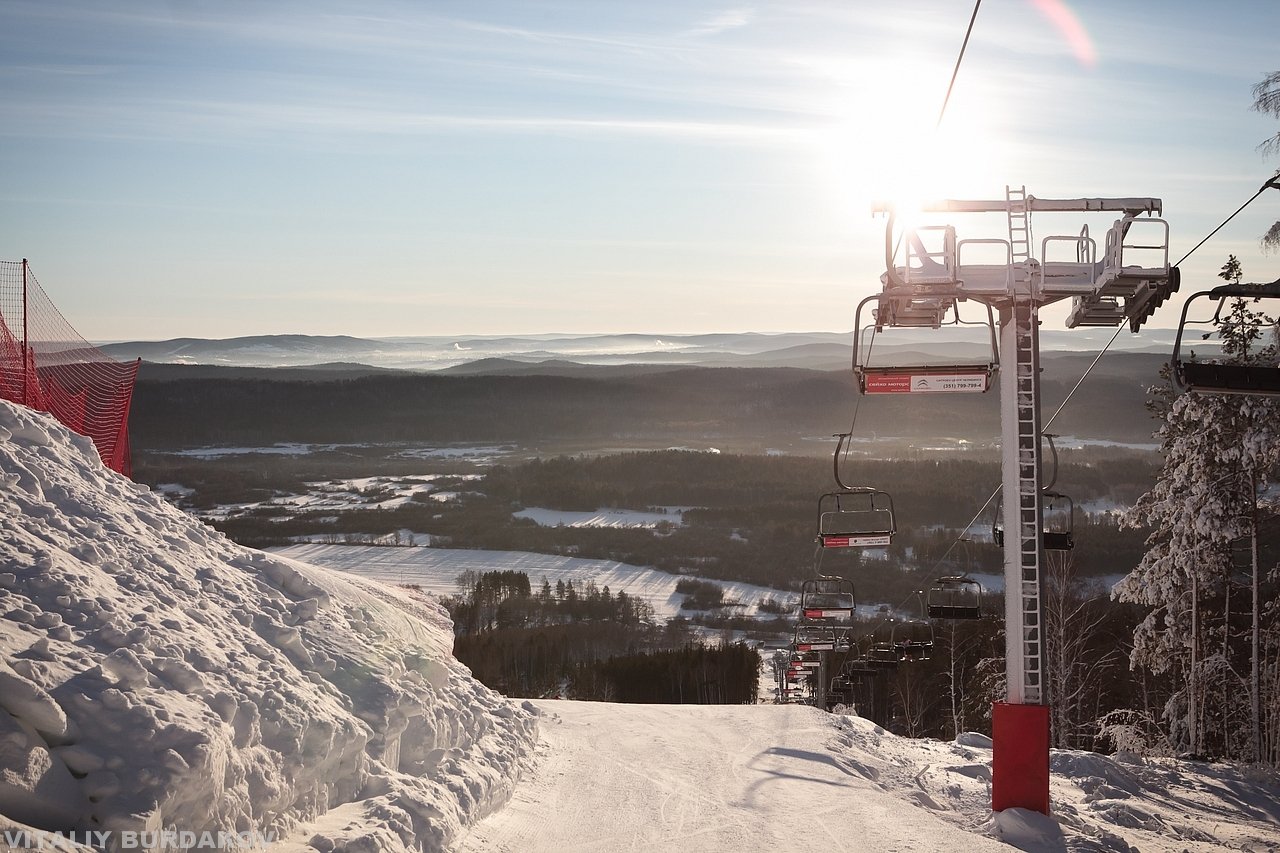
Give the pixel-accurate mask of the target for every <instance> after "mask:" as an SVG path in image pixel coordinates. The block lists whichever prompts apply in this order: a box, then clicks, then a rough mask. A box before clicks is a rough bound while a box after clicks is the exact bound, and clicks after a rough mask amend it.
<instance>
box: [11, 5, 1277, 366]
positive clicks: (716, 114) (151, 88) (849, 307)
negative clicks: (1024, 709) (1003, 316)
mask: <svg viewBox="0 0 1280 853" xmlns="http://www.w3.org/2000/svg"><path fill="white" fill-rule="evenodd" d="M971 8H972V7H971V6H970V5H969V4H956V3H954V2H948V0H910V2H908V3H902V4H897V5H895V6H894V7H893V8H885V7H884V6H883V5H882V4H875V3H871V2H869V0H859V2H855V3H854V4H847V3H838V2H835V0H815V2H813V3H809V4H805V5H803V6H794V5H793V6H785V7H768V6H752V5H750V4H737V5H724V4H715V3H710V2H707V0H700V2H695V3H692V4H690V3H673V2H669V0H668V2H660V3H657V4H650V5H648V6H645V7H643V9H640V8H634V7H629V6H617V5H613V4H598V3H592V2H589V0H554V2H553V0H541V1H540V2H534V3H512V2H509V0H495V2H492V3H487V4H481V5H478V6H477V5H467V6H449V7H435V6H433V7H423V6H420V5H418V4H413V3H407V2H403V0H376V2H373V3H361V4H356V3H352V2H349V0H324V2H322V4H321V5H320V6H315V5H311V4H300V3H297V2H285V3H281V4H271V5H269V6H259V5H218V6H209V7H199V6H190V5H182V6H177V5H173V4H169V5H167V6H165V7H163V8H156V7H154V6H153V5H152V4H150V3H147V2H141V1H140V0H123V2H121V3H117V4H114V5H113V6H112V7H111V8H106V7H103V6H101V5H100V4H95V3H92V2H88V0H68V2H65V3H59V4H56V5H54V6H51V5H49V4H45V3H41V2H38V0H13V2H9V3H6V4H4V5H3V6H2V7H0V46H3V48H4V50H3V52H0V56H3V59H0V75H3V77H4V78H5V79H6V80H7V81H8V82H9V85H8V86H5V87H0V105H3V107H4V108H5V113H6V115H7V116H8V118H9V121H8V122H7V123H6V131H5V134H4V135H3V136H2V137H0V162H3V163H4V164H5V165H6V166H7V167H8V168H7V170H6V173H7V174H8V176H9V180H8V181H7V182H6V185H5V187H4V188H3V190H0V199H3V201H4V202H5V203H4V204H3V205H0V211H3V212H0V235H2V236H0V257H5V258H13V259H18V258H24V257H25V258H28V259H30V261H31V264H32V270H33V272H34V274H35V275H36V276H37V279H38V280H39V281H40V282H41V283H42V285H43V286H44V287H45V288H46V290H47V291H48V292H49V293H50V295H51V297H52V298H53V299H54V300H55V302H56V304H57V305H58V306H59V308H60V310H61V311H62V312H63V314H64V316H66V317H67V318H68V319H69V320H70V321H71V322H72V324H73V325H74V326H75V327H76V328H77V330H78V331H79V332H80V333H81V334H82V335H83V336H84V337H85V338H86V339H89V340H112V341H131V340H142V339H146V338H154V337H155V332H154V330H155V329H157V328H162V329H166V330H171V332H169V337H200V338H219V339H225V338H231V337H243V336H252V335H261V334H272V333H275V332H273V331H272V330H274V329H279V328H282V327H286V326H287V327H289V328H294V329H298V330H299V331H298V332H296V333H297V334H309V335H333V334H342V333H343V332H344V331H345V330H349V329H356V330H357V334H359V335H361V336H363V337H380V338H382V337H408V336H424V335H425V336H441V335H449V334H450V331H449V330H450V329H458V328H471V329H475V328H479V327H482V326H483V327H485V328H487V329H492V330H493V331H485V332H479V333H476V334H482V335H517V334H530V333H528V332H519V331H513V330H517V329H527V328H529V327H531V326H532V327H535V328H536V327H537V326H539V325H543V326H556V327H560V328H588V329H600V328H609V327H612V328H614V329H618V327H624V328H626V329H635V328H642V327H648V328H670V329H673V330H672V331H669V332H667V333H666V334H669V335H675V334H698V333H738V332H735V331H734V330H735V329H741V328H754V329H764V330H766V331H765V332H762V333H764V334H770V333H777V334H782V333H785V330H786V329H787V328H795V327H801V326H804V325H806V324H807V323H809V322H812V320H811V318H813V317H825V316H829V315H831V314H833V313H834V312H847V314H848V315H849V317H850V319H852V313H853V309H854V306H855V305H856V304H857V302H858V301H859V300H860V299H861V298H862V297H864V296H866V295H868V294H869V293H871V292H872V291H873V290H874V289H878V287H879V276H880V273H881V272H883V268H884V261H883V244H884V236H883V227H882V224H881V222H880V221H879V220H877V219H875V218H874V217H873V216H872V214H871V204H872V202H873V200H875V199H880V198H886V197H888V198H897V199H899V200H904V199H910V198H912V197H925V196H929V197H951V198H984V199H986V198H998V197H1000V192H1001V188H1002V187H1004V186H1006V185H1012V186H1014V187H1017V186H1024V187H1025V188H1026V191H1027V192H1028V193H1029V194H1032V195H1035V196H1037V197H1040V198H1077V197H1089V198H1096V197H1122V196H1151V197H1157V198H1160V199H1162V201H1163V211H1164V216H1165V217H1167V219H1168V221H1169V224H1170V229H1171V235H1172V236H1171V240H1170V243H1171V245H1170V260H1171V261H1172V260H1174V259H1176V258H1177V257H1179V256H1180V255H1181V254H1182V253H1183V252H1185V251H1186V250H1188V249H1190V248H1191V247H1192V246H1193V245H1195V244H1196V242H1197V241H1199V240H1200V239H1201V238H1202V237H1204V236H1205V235H1207V234H1208V233H1209V232H1210V231H1212V230H1213V229H1214V228H1216V227H1217V226H1218V225H1219V224H1220V223H1222V221H1223V220H1224V219H1225V218H1227V217H1228V216H1229V215H1230V214H1231V212H1232V211H1234V210H1236V208H1237V207H1239V205H1240V204H1241V203H1242V202H1244V201H1245V200H1246V199H1248V197H1249V196H1250V194H1252V193H1253V192H1255V191H1256V190H1257V188H1258V186H1259V185H1260V184H1262V183H1263V182H1264V181H1265V180H1267V179H1268V178H1269V177H1271V175H1272V174H1273V173H1274V169H1275V166H1276V165H1278V164H1277V162H1276V161H1275V160H1274V158H1269V157H1266V156H1263V154H1261V153H1260V152H1259V151H1258V150H1257V149H1258V145H1259V144H1260V143H1262V142H1263V141H1264V140H1267V139H1268V138H1270V137H1272V136H1274V135H1275V132H1276V121H1275V120H1274V119H1273V118H1272V117H1270V116H1267V115H1264V114H1260V113H1258V112H1255V111H1253V110H1252V109H1251V105H1252V100H1253V98H1252V91H1251V90H1252V86H1253V85H1254V84H1256V83H1257V82H1259V81H1260V80H1261V79H1262V78H1263V77H1264V76H1265V75H1266V74H1267V73H1268V72H1269V71H1272V70H1274V68H1272V67H1268V62H1269V60H1268V57H1270V56H1271V55H1272V53H1273V51H1272V46H1271V44H1270V41H1269V36H1270V33H1272V32H1274V31H1275V26H1276V24H1277V23H1280V8H1277V7H1275V5H1274V4H1270V3H1259V2H1253V0H1229V2H1225V3H1220V4H1215V5H1213V6H1212V8H1210V7H1209V4H1203V3H1198V2H1195V0H1177V2H1170V3H1167V4H1164V5H1162V6H1161V8H1160V10H1159V14H1158V15H1152V13H1151V10H1150V9H1149V8H1148V7H1125V8H1116V7H1115V6H1114V4H1111V3H1108V2H1106V0H1070V2H1068V0H1002V2H996V3H988V4H987V5H985V6H984V7H982V8H981V10H980V11H979V13H978V15H977V18H976V20H975V21H974V27H973V31H972V38H971V40H970V41H969V43H968V46H967V49H966V50H965V52H964V56H963V62H962V63H961V64H960V67H959V72H958V75H957V76H956V77H955V85H954V89H952V90H951V93H950V97H949V99H948V97H947V92H948V81H949V80H950V79H951V75H952V71H953V70H954V68H955V64H956V60H957V56H958V55H959V53H960V48H961V43H962V41H963V38H964V36H965V33H966V25H967V23H968V22H969V19H970V12H971ZM944 103H945V110H944V108H943V105H944ZM1041 216H1044V217H1045V219H1044V220H1042V219H1041ZM1085 218H1087V217H1085ZM1112 218H1113V217H1097V218H1088V219H1089V222H1088V223H1087V224H1089V225H1090V229H1091V231H1092V233H1094V234H1098V235H1100V234H1101V231H1102V230H1104V229H1105V227H1106V226H1107V225H1109V223H1110V221H1111V219H1112ZM1079 219H1081V217H1076V218H1075V220H1077V221H1074V222H1068V223H1066V224H1064V225H1063V227H1062V230H1060V231H1059V230H1055V229H1056V227H1057V226H1053V225H1048V226H1042V225H1041V223H1042V222H1045V223H1047V222H1049V221H1050V215H1046V214H1039V213H1038V214H1037V215H1036V223H1037V236H1039V235H1040V234H1041V233H1044V234H1052V233H1073V234H1074V233H1078V231H1079V227H1080V222H1079V221H1078V220H1079ZM1277 220H1280V193H1266V194H1263V195H1262V196H1261V197H1260V198H1258V200H1257V201H1256V202H1254V203H1253V204H1252V205H1250V206H1249V207H1248V208H1247V209H1246V210H1245V211H1243V212H1242V213H1241V214H1240V215H1239V216H1237V217H1235V218H1234V219H1233V220H1232V221H1231V222H1230V223H1229V224H1227V225H1226V226H1225V227H1223V228H1222V230H1221V231H1220V232H1219V233H1218V234H1217V236H1215V237H1214V238H1213V240H1211V241H1210V242H1209V243H1207V244H1206V245H1205V246H1204V247H1203V248H1201V249H1200V250H1199V251H1198V252H1197V253H1195V254H1194V255H1193V256H1192V257H1191V259H1190V260H1189V261H1188V262H1187V263H1185V264H1183V265H1182V270H1183V291H1184V292H1183V294H1182V295H1181V296H1175V297H1174V298H1173V299H1171V300H1170V301H1169V302H1168V303H1166V305H1165V306H1164V307H1162V308H1161V310H1160V311H1158V312H1157V314H1156V315H1155V316H1154V317H1153V318H1152V319H1151V325H1153V326H1155V327H1168V325H1169V324H1171V323H1174V322H1175V321H1176V317H1177V308H1178V307H1179V306H1180V304H1181V301H1182V299H1183V298H1185V295H1186V294H1187V293H1189V292H1193V291H1195V290H1199V289H1204V288H1205V287H1209V286H1213V285H1215V284H1217V283H1218V282H1219V280H1218V279H1217V278H1216V276H1217V272H1218V270H1219V269H1220V268H1221V266H1222V264H1223V263H1224V262H1225V261H1226V258H1227V256H1228V255H1229V254H1234V255H1235V256H1236V257H1237V258H1239V259H1240V261H1241V263H1242V264H1243V266H1244V271H1245V277H1246V279H1247V280H1251V281H1270V280H1274V279H1276V278H1280V260H1277V259H1276V258H1274V257H1269V256H1267V255H1266V254H1265V253H1263V252H1262V250H1261V247H1260V244H1259V239H1260V237H1261V236H1262V234H1263V233H1265V232H1266V230H1267V228H1268V227H1269V226H1270V224H1271V223H1273V222H1275V221H1277ZM954 224H956V226H957V228H958V229H960V230H961V232H962V236H978V237H985V236H994V235H992V234H989V233H986V232H985V231H983V230H982V229H981V228H979V229H977V233H974V229H973V227H972V225H971V222H970V221H969V220H966V219H965V218H963V217H956V218H955V219H954ZM966 228H968V229H970V230H969V231H968V232H965V229H966ZM1065 312H1066V309H1065V307H1064V306H1052V307H1050V308H1048V309H1046V311H1045V312H1044V317H1045V327H1046V328H1052V327H1060V326H1061V322H1060V320H1061V317H1062V316H1064V315H1065ZM681 329H683V330H689V331H680V330H681ZM771 329H773V330H777V331H773V332H771V331H768V330H771ZM607 333H634V334H649V333H647V332H629V331H622V330H618V331H615V332H607ZM570 334H578V333H570ZM582 334H585V333H582Z"/></svg>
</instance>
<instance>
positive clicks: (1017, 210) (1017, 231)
mask: <svg viewBox="0 0 1280 853" xmlns="http://www.w3.org/2000/svg"><path fill="white" fill-rule="evenodd" d="M1004 200H1005V204H1006V205H1007V209H1008V212H1009V247H1010V249H1011V253H1012V256H1013V263H1014V264H1015V265H1016V264H1024V263H1026V262H1027V261H1028V260H1029V259H1030V258H1031V216H1030V212H1029V210H1028V208H1027V188H1026V187H1025V186H1022V187H1018V188H1017V189H1014V188H1013V187H1008V186H1007V187H1005V188H1004Z"/></svg>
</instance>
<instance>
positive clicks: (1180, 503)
mask: <svg viewBox="0 0 1280 853" xmlns="http://www.w3.org/2000/svg"><path fill="white" fill-rule="evenodd" d="M1220 275H1221V277H1222V278H1224V279H1227V280H1228V281H1234V282H1238V281H1239V279H1240V266H1239V262H1238V261H1237V260H1236V259H1235V257H1234V256H1232V257H1231V258H1230V259H1229V260H1228V262H1227V264H1226V265H1224V266H1223V268H1222V272H1221V273H1220ZM1226 308H1227V310H1226V312H1225V315H1223V316H1220V317H1219V318H1217V319H1216V320H1215V324H1216V326H1217V335H1218V338H1219V340H1220V341H1221V344H1222V355H1221V358H1222V360H1223V361H1225V362H1230V363H1237V364H1265V365H1268V366H1275V363H1276V355H1277V354H1276V346H1275V344H1274V343H1267V344H1265V345H1258V344H1259V340H1260V338H1261V337H1262V335H1263V332H1262V329H1263V328H1265V327H1266V326H1267V325H1268V323H1272V324H1273V321H1270V319H1269V318H1266V317H1264V316H1263V315H1261V314H1260V313H1258V312H1256V311H1254V310H1253V309H1252V308H1251V307H1250V302H1249V301H1248V300H1245V299H1233V300H1232V301H1231V303H1230V304H1229V306H1226ZM1154 390H1155V389H1153V391H1154ZM1152 408H1153V409H1154V410H1156V411H1157V412H1158V413H1162V414H1163V422H1162V424H1161V426H1160V428H1159V429H1158V430H1157V432H1156V436H1157V438H1159V439H1160V444H1161V450H1162V451H1163V453H1164V456H1165V459H1164V465H1163V467H1162V469H1161V472H1160V475H1159V477H1158V479H1157V481H1156V484H1155V485H1154V486H1153V487H1152V489H1151V490H1150V491H1149V492H1147V493H1146V494H1144V495H1143V496H1142V497H1141V498H1139V499H1138V501H1137V503H1136V504H1135V505H1134V507H1133V508H1132V509H1131V510H1130V511H1129V512H1128V513H1127V515H1126V517H1125V524H1126V525H1128V526H1131V527H1149V528H1151V530H1152V532H1151V534H1150V536H1149V537H1148V539H1147V551H1146V554H1145V555H1144V556H1143V558H1142V560H1141V561H1140V563H1139V564H1138V566H1137V567H1136V568H1135V569H1134V570H1133V571H1132V572H1130V573H1129V575H1127V576H1126V577H1125V578H1124V579H1123V580H1122V581H1121V582H1120V583H1119V584H1117V585H1116V587H1115V589H1114V591H1113V595H1114V597H1116V598H1118V599H1119V600H1121V601H1125V602H1134V603H1138V604H1143V605H1146V606H1149V607H1150V608H1151V611H1150V612H1149V613H1148V615H1147V617H1146V618H1145V619H1144V620H1143V622H1142V623H1140V624H1139V625H1138V627H1137V628H1136V629H1135V631H1134V649H1133V653H1132V655H1131V658H1130V664H1131V666H1133V667H1135V668H1136V667H1140V666H1141V667H1146V668H1148V669H1150V670H1151V671H1152V672H1155V673H1161V672H1165V671H1169V670H1171V669H1172V670H1174V671H1175V672H1177V673H1179V674H1181V675H1183V677H1184V679H1185V681H1184V685H1183V687H1182V688H1181V689H1180V690H1178V691H1177V692H1175V694H1174V695H1173V697H1172V698H1171V699H1170V701H1169V703H1168V705H1167V706H1166V708H1165V720H1166V722H1167V723H1168V724H1169V726H1170V729H1171V736H1172V739H1173V740H1174V742H1175V743H1180V744H1182V745H1183V746H1185V747H1186V748H1188V749H1190V750H1191V751H1192V752H1197V751H1200V750H1201V748H1202V747H1203V740H1202V737H1201V730H1202V720H1203V718H1204V716H1205V714H1206V709H1205V707H1204V698H1205V696H1206V694H1207V689H1206V684H1205V680H1204V679H1205V676H1206V675H1207V674H1211V673H1212V674H1213V675H1214V677H1215V678H1218V679H1229V678H1231V677H1232V676H1233V674H1234V670H1233V668H1232V661H1231V660H1230V639H1231V626H1230V614H1229V612H1227V609H1226V607H1225V606H1224V608H1223V613H1222V631H1223V644H1222V649H1221V651H1220V652H1215V653H1214V654H1213V655H1206V654H1204V653H1203V651H1204V650H1203V648H1202V639H1201V638H1202V636H1203V635H1204V634H1205V614H1203V613H1202V610H1203V609H1204V606H1205V603H1206V602H1213V601H1217V600H1224V601H1225V600H1227V599H1228V595H1229V588H1230V587H1229V584H1230V582H1231V576H1232V574H1233V573H1234V570H1235V564H1234V558H1233V546H1234V545H1235V543H1237V542H1241V541H1246V542H1251V543H1253V549H1252V550H1253V554H1254V559H1253V561H1252V563H1253V565H1252V569H1253V584H1252V589H1253V615H1254V618H1253V625H1252V636H1253V639H1252V642H1251V655H1250V658H1251V673H1252V674H1251V678H1250V679H1249V691H1248V693H1249V695H1250V699H1251V701H1250V705H1251V711H1250V713H1249V715H1248V717H1249V723H1250V735H1251V736H1250V748H1249V753H1250V754H1249V755H1248V756H1246V757H1250V758H1256V757H1258V755H1259V752H1258V750H1259V747H1260V743H1261V735H1260V727H1261V721H1260V719H1259V717H1260V713H1259V707H1260V705H1259V703H1260V698H1261V697H1260V690H1261V686H1260V682H1259V677H1258V667H1259V659H1258V658H1259V648H1258V632H1259V630H1260V626H1259V601H1258V597H1259V583H1258V580H1259V578H1258V564H1257V557H1256V553H1257V551H1256V535H1257V518H1258V513H1257V507H1258V494H1259V490H1260V489H1261V488H1263V487H1264V486H1265V484H1266V482H1267V478H1268V477H1269V476H1270V475H1271V473H1272V471H1273V469H1275V467H1276V465H1277V462H1280V441H1278V439H1280V435H1277V432H1278V431H1280V407H1278V406H1277V405H1276V402H1275V401H1274V400H1273V399H1271V398H1265V397H1259V396H1253V395H1245V394H1242V395H1214V394H1200V393H1192V394H1182V395H1181V396H1178V397H1172V396H1171V395H1170V394H1169V392H1168V389H1162V390H1161V391H1158V392H1156V393H1155V399H1154V400H1153V402H1152ZM1219 713H1220V716H1219V719H1220V720H1221V721H1222V722H1225V721H1226V720H1227V719H1229V718H1234V717H1235V716H1243V715H1240V714H1239V709H1238V708H1231V707H1228V705H1227V701H1226V700H1225V699H1224V702H1223V707H1222V708H1221V709H1220V712H1219ZM1223 728H1224V730H1225V728H1226V727H1225V726H1224V727H1223ZM1222 748H1223V749H1224V750H1225V751H1231V745H1230V744H1229V743H1226V742H1224V744H1223V745H1222Z"/></svg>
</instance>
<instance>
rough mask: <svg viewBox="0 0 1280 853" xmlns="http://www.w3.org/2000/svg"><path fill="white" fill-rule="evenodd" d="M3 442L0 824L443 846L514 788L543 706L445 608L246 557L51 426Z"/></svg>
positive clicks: (18, 415) (296, 842) (29, 420)
mask: <svg viewBox="0 0 1280 853" xmlns="http://www.w3.org/2000/svg"><path fill="white" fill-rule="evenodd" d="M0 438H2V439H3V440H0V470H3V471H4V472H6V474H8V475H10V476H9V477H7V478H6V482H7V485H6V486H5V487H4V489H3V490H2V491H0V507H3V512H2V513H0V566H3V568H4V571H3V572H0V613H3V614H4V618H3V620H0V651H3V660H4V662H3V663H0V711H2V713H0V815H2V816H3V818H4V819H5V820H4V825H3V826H0V829H8V828H13V827H21V826H24V825H25V826H27V827H31V828H33V829H43V830H63V831H67V830H78V831H82V832H87V831H95V832H103V833H109V834H111V837H112V838H115V839H116V840H117V841H119V840H120V839H123V838H125V837H126V836H125V833H131V832H156V831H164V830H173V831H179V832H183V831H195V832H201V831H212V832H215V833H216V832H227V833H236V832H257V833H261V834H263V835H264V836H271V837H273V838H274V839H276V843H275V844H273V845H272V846H273V849H275V848H279V849H281V850H285V851H288V850H295V849H302V848H303V847H304V846H305V845H306V844H308V843H309V844H311V845H312V847H319V848H320V849H335V848H337V847H340V846H344V845H345V846H349V847H350V848H351V849H358V848H360V847H361V846H364V847H365V848H367V849H377V850H391V851H394V850H400V849H404V850H409V849H414V850H443V849H446V847H447V845H448V844H449V843H450V842H451V840H452V839H453V838H454V837H455V836H456V834H457V833H458V832H459V830H460V829H461V827H463V826H464V825H466V824H468V823H470V822H472V821H474V820H475V819H476V818H477V817H479V816H481V815H483V814H485V813H486V812H488V811H490V810H492V809H493V808H496V807H497V806H498V805H500V804H501V803H502V802H503V801H505V800H506V798H507V797H508V796H509V795H510V792H511V790H512V786H513V785H514V782H515V779H516V778H517V776H518V775H519V773H520V768H521V767H522V765H523V764H524V763H525V761H526V760H527V758H528V757H529V755H530V753H531V749H532V746H533V743H534V737H535V730H536V716H535V713H534V712H533V711H532V710H530V709H527V708H524V707H522V706H521V705H520V704H518V703H514V702H512V701H511V700H508V699H505V698H504V697H501V696H499V695H497V694H495V693H493V692H492V691H490V690H488V689H487V688H485V687H483V686H482V685H480V684H479V683H478V682H476V681H474V680H473V679H472V678H471V677H470V674H469V672H468V671H467V670H466V668H465V667H463V666H462V665H461V664H459V663H458V662H457V660H456V659H454V658H453V657H452V654H451V649H452V639H453V638H452V631H451V626H450V623H449V620H448V616H447V614H446V613H445V612H444V610H443V609H441V608H440V607H439V606H438V605H437V604H436V603H434V602H433V601H430V600H425V599H421V598H415V597H411V596H409V595H408V594H407V593H406V591H404V590H397V589H394V588H391V587H385V586H382V585H378V584H370V583H368V582H366V581H363V580H361V579H359V578H355V577H350V576H343V575H338V574H335V573H333V572H330V571H328V570H325V569H321V568H317V567H314V566H308V565H305V564H301V563H297V562H294V561H291V560H288V559H285V558H282V557H277V556H272V555H268V554H265V553H263V552H260V551H254V550H251V549H247V548H243V547H240V546H238V545H235V544H234V543H232V542H230V541H228V540H227V539H225V538H224V537H222V536H221V535H220V534H218V533H216V532H215V531H213V530H211V529H210V528H207V527H205V526H204V525H203V524H201V523H200V522H198V521H196V520H195V519H193V518H191V517H190V516H188V515H186V514H184V513H182V512H181V511H179V510H176V509H174V508H173V507H171V506H170V505H169V504H167V503H166V502H165V501H164V500H162V499H160V498H159V497H158V496H157V495H155V494H153V493H151V492H148V491H144V490H141V489H140V488H139V487H136V486H135V485H134V484H132V483H130V482H129V481H128V480H126V479H124V478H122V477H120V476H118V475H116V474H114V473H113V472H110V471H107V470H105V469H104V468H102V466H101V463H100V462H99V461H98V457H97V454H96V452H95V451H94V450H93V447H92V445H91V444H90V443H89V442H88V440H87V439H84V438H81V437H79V436H74V435H72V434H71V433H69V432H67V431H66V430H64V429H62V428H61V427H59V426H56V425H55V424H53V423H52V422H51V421H49V420H48V419H47V418H45V417H44V416H42V415H38V414H35V413H32V412H29V411H27V410H24V409H19V408H17V407H14V406H12V405H10V404H8V403H0ZM6 843H7V844H10V845H11V844H12V842H8V841H6ZM108 846H110V845H108ZM308 849H310V848H308Z"/></svg>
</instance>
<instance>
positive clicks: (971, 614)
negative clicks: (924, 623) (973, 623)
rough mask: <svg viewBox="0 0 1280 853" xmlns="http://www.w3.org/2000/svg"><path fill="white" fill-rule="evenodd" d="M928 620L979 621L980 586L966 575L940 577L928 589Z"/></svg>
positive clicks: (980, 608)
mask: <svg viewBox="0 0 1280 853" xmlns="http://www.w3.org/2000/svg"><path fill="white" fill-rule="evenodd" d="M927 601H928V604H927V605H926V608H925V612H926V613H927V614H928V616H929V618H930V619H981V618H982V584H980V583H978V582H977V581H976V580H974V579H973V578H971V577H969V576H968V575H947V576H945V577H940V578H938V579H937V580H936V581H934V582H933V586H931V587H929V594H928V599H927Z"/></svg>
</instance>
